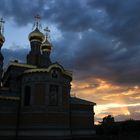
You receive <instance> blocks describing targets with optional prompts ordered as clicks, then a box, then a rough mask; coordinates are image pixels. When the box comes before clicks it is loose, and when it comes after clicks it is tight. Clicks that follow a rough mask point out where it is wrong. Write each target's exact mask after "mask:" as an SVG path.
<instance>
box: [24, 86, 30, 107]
mask: <svg viewBox="0 0 140 140" xmlns="http://www.w3.org/2000/svg"><path fill="white" fill-rule="evenodd" d="M30 98H31V88H30V87H29V86H26V87H25V89H24V106H29V105H30Z"/></svg>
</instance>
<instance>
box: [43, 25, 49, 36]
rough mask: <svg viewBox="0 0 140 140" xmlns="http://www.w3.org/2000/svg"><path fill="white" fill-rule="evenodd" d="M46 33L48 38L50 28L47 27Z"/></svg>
mask: <svg viewBox="0 0 140 140" xmlns="http://www.w3.org/2000/svg"><path fill="white" fill-rule="evenodd" d="M44 31H45V35H46V37H49V32H50V30H49V28H48V27H46V28H45V29H44Z"/></svg>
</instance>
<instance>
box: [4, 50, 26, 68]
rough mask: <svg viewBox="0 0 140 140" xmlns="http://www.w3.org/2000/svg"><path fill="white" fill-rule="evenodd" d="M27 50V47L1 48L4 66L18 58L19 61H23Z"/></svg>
mask: <svg viewBox="0 0 140 140" xmlns="http://www.w3.org/2000/svg"><path fill="white" fill-rule="evenodd" d="M27 52H28V49H25V48H23V49H22V48H21V49H15V50H11V49H6V48H4V49H2V53H3V56H4V64H5V67H6V66H7V65H8V63H9V61H14V60H18V61H19V62H22V63H23V62H25V61H26V54H27Z"/></svg>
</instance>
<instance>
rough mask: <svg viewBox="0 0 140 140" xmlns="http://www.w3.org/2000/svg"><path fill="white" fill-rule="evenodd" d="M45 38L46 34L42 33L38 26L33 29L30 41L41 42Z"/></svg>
mask: <svg viewBox="0 0 140 140" xmlns="http://www.w3.org/2000/svg"><path fill="white" fill-rule="evenodd" d="M43 39H44V34H43V33H41V32H40V31H39V29H38V28H36V29H35V30H34V31H32V32H31V33H30V34H29V40H30V41H40V42H42V41H43Z"/></svg>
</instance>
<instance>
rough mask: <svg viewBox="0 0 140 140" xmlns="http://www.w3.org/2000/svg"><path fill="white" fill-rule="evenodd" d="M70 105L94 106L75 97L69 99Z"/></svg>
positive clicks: (92, 103)
mask: <svg viewBox="0 0 140 140" xmlns="http://www.w3.org/2000/svg"><path fill="white" fill-rule="evenodd" d="M71 103H72V104H81V105H96V103H94V102H90V101H87V100H83V99H80V98H77V97H71Z"/></svg>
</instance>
